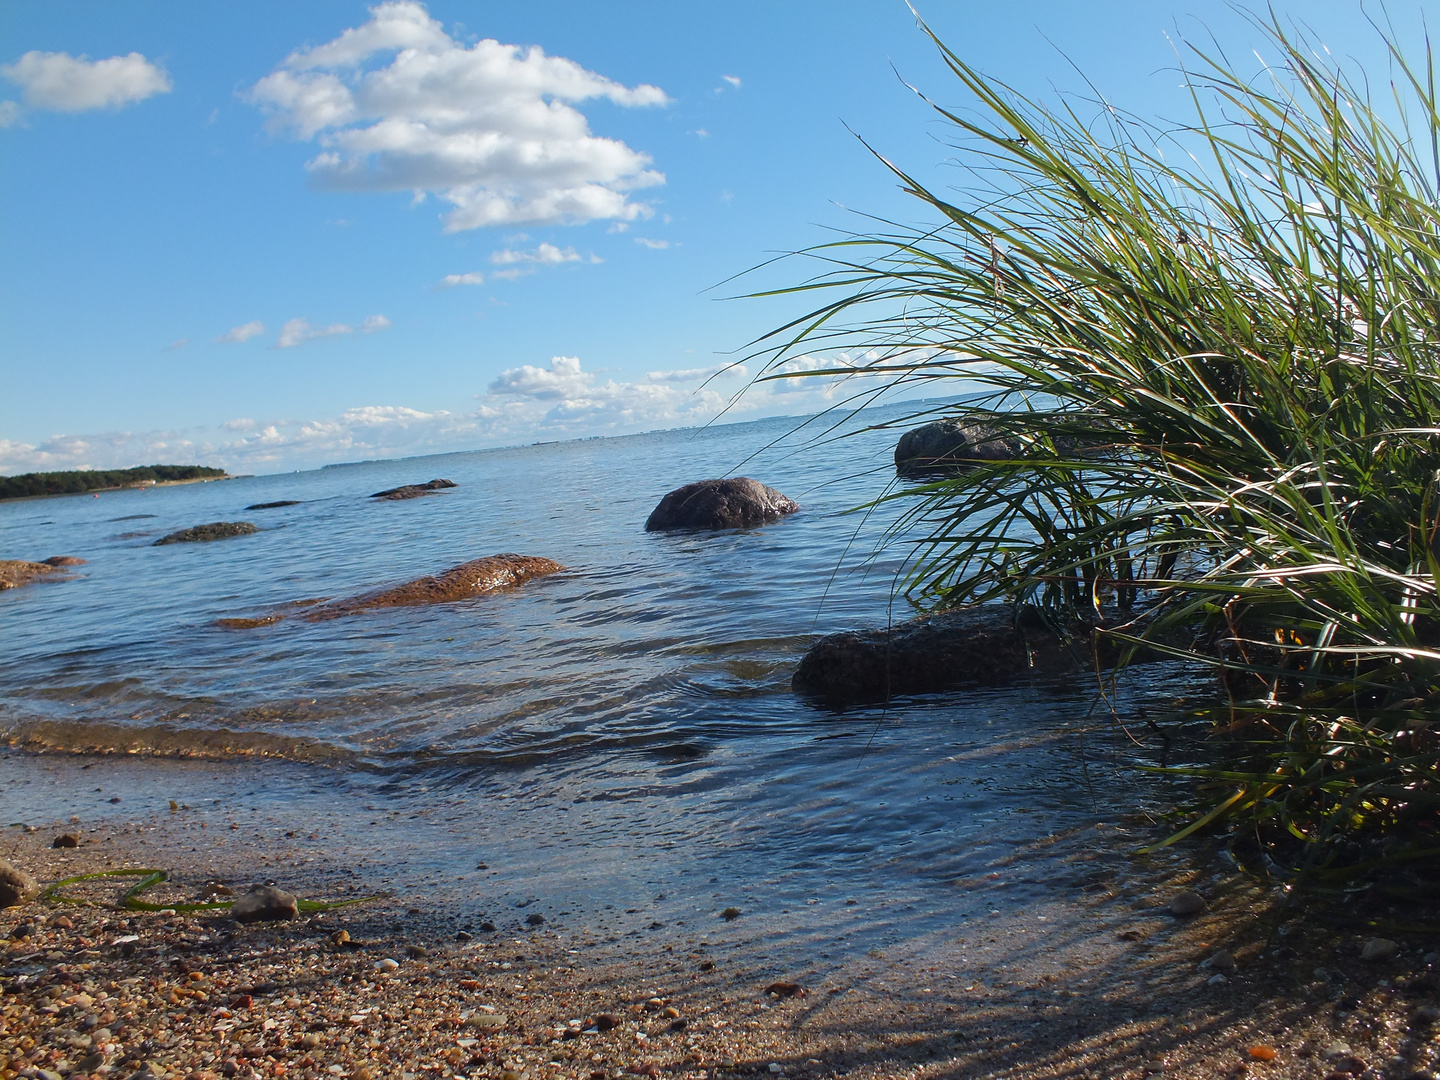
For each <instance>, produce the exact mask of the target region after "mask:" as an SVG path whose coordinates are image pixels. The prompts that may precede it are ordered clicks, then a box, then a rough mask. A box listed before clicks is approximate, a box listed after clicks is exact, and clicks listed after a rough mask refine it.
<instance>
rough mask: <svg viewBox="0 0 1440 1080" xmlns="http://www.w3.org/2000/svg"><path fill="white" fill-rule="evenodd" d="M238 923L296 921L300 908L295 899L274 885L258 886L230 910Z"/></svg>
mask: <svg viewBox="0 0 1440 1080" xmlns="http://www.w3.org/2000/svg"><path fill="white" fill-rule="evenodd" d="M230 914H231V915H232V916H234V919H235V921H236V922H239V923H252V922H278V921H280V920H282V919H295V918H298V917H299V915H300V908H299V906H298V905H297V903H296V900H295V897H294V896H292V895H291V894H290V893H287V892H285V891H284V890H282V889H277V888H275V886H273V885H256V886H255V887H254V888H253V889H251V890H250V891H249V892H247V893H246V894H245V895H244V896H242V897H240V899H238V900H236V901H235V904H234V906H233V907H231V909H230Z"/></svg>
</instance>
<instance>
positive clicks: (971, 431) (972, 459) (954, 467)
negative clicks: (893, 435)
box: [895, 418, 1020, 476]
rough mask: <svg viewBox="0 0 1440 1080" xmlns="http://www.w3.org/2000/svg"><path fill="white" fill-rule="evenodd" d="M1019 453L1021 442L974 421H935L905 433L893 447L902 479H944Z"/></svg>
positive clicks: (951, 419) (897, 468) (896, 466)
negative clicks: (934, 477)
mask: <svg viewBox="0 0 1440 1080" xmlns="http://www.w3.org/2000/svg"><path fill="white" fill-rule="evenodd" d="M1019 453H1020V441H1019V440H1018V439H1016V438H1015V437H1013V436H1011V435H1006V434H1004V433H1003V432H1000V431H998V430H996V429H995V428H992V427H988V426H986V425H984V424H981V423H978V422H976V421H973V420H960V419H956V418H950V419H946V420H936V421H933V422H932V423H929V424H924V425H922V426H921V427H918V428H915V429H914V430H913V431H907V432H906V433H905V434H904V435H902V436H900V441H899V442H898V443H896V444H895V471H896V472H898V473H899V474H900V475H901V476H926V475H937V474H938V475H945V474H948V473H955V472H961V471H963V470H965V469H973V468H974V467H975V466H976V465H978V464H979V463H980V462H982V461H998V460H1004V459H1005V458H1011V457H1015V456H1016V455H1017V454H1019Z"/></svg>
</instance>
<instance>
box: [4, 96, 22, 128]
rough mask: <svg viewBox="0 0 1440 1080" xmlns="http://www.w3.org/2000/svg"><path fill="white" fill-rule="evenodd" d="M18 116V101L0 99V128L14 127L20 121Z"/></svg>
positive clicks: (19, 111)
mask: <svg viewBox="0 0 1440 1080" xmlns="http://www.w3.org/2000/svg"><path fill="white" fill-rule="evenodd" d="M20 116H21V109H20V103H19V102H18V101H0V128H8V127H14V126H15V125H16V124H18V123H19V122H20Z"/></svg>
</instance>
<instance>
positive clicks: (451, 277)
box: [440, 270, 485, 289]
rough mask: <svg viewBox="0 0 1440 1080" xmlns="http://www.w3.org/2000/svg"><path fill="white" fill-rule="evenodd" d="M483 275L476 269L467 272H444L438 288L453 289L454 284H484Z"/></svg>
mask: <svg viewBox="0 0 1440 1080" xmlns="http://www.w3.org/2000/svg"><path fill="white" fill-rule="evenodd" d="M484 284H485V275H484V274H482V273H480V271H478V270H472V271H471V272H470V273H468V274H446V275H445V277H444V278H442V279H441V281H440V288H442V289H453V288H454V287H455V286H456V285H484Z"/></svg>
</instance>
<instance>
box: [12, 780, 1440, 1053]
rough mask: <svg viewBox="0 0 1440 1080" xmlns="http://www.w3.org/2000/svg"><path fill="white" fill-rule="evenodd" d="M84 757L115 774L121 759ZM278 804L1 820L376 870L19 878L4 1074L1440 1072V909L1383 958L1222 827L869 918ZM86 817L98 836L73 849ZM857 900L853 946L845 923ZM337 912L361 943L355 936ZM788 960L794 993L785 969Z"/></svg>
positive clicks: (122, 857) (96, 853) (180, 854)
mask: <svg viewBox="0 0 1440 1080" xmlns="http://www.w3.org/2000/svg"><path fill="white" fill-rule="evenodd" d="M38 760H39V759H31V761H32V762H33V761H38ZM76 761H78V759H73V760H72V762H71V767H73V768H75V769H81V768H83V766H81V765H79V764H76V763H75V762H76ZM12 764H13V762H12ZM90 764H92V765H93V766H94V768H93V769H91V770H89V771H87V772H86V774H85V775H86V776H87V777H95V778H96V779H97V784H98V786H100V787H102V789H104V790H109V789H110V788H109V787H108V786H107V785H109V784H111V783H112V781H113V780H114V778H115V775H116V774H117V772H119V771H123V770H125V769H126V768H129V767H130V763H127V762H125V761H116V760H109V761H106V760H97V761H93V762H91V763H90ZM12 775H13V774H12ZM15 791H16V788H15V787H14V786H13V785H12V787H11V788H10V790H9V792H7V793H6V795H7V797H6V799H5V808H6V810H7V812H8V813H10V814H13V813H14V811H15V808H16V806H17V805H18V803H17V802H16V800H15V798H14V797H13V796H14V793H15ZM122 805H123V804H122ZM266 814H267V816H266V818H265V821H266V823H267V827H266V828H263V829H261V828H256V827H254V824H255V823H254V822H253V821H251V820H248V819H244V818H240V817H236V816H234V815H232V814H230V813H229V812H228V811H227V810H217V811H215V812H211V813H202V812H200V811H198V810H194V809H191V808H189V807H187V806H185V805H184V804H181V805H180V807H179V808H178V809H177V810H176V811H175V812H169V811H162V812H159V813H152V812H144V813H135V814H133V815H122V814H120V813H119V811H118V810H117V811H116V812H114V813H112V814H109V815H107V816H106V817H105V818H104V820H103V821H98V822H91V821H88V820H81V821H74V822H72V821H69V820H63V819H62V820H56V821H50V822H46V823H43V824H41V823H39V822H33V821H32V822H30V823H28V824H25V825H12V826H10V827H8V828H6V829H5V830H4V832H3V833H0V840H3V843H0V855H3V856H4V857H7V858H9V859H11V860H12V861H13V862H15V863H16V864H17V865H20V866H23V867H25V868H27V869H28V870H30V871H31V872H32V873H34V874H35V876H36V877H37V878H39V879H41V881H42V882H49V881H54V880H58V879H59V878H61V877H65V876H70V875H74V874H78V873H86V872H94V871H99V870H105V869H114V868H117V867H135V866H147V867H160V868H164V869H167V870H169V871H170V873H171V875H172V876H171V880H170V881H169V882H167V883H165V884H164V885H162V886H159V887H158V888H156V889H154V890H153V891H151V892H148V893H147V894H146V895H145V899H148V900H152V901H155V902H167V903H172V902H173V903H183V902H187V901H193V900H196V899H198V898H199V896H200V894H201V891H202V889H203V888H204V886H205V885H206V883H207V882H209V881H211V880H219V881H223V882H226V883H228V884H230V885H232V886H234V887H235V888H237V889H242V888H243V887H244V886H245V885H247V884H249V883H255V882H261V881H267V880H273V881H275V882H276V883H277V884H279V885H280V886H282V887H283V888H285V889H287V890H290V891H292V892H294V893H296V894H298V895H300V896H301V897H303V898H308V899H330V900H337V899H351V898H355V897H357V896H364V895H369V894H371V893H379V894H382V896H381V897H380V898H379V899H375V900H371V901H369V902H367V903H364V904H359V905H355V906H351V907H346V908H340V909H336V910H333V911H330V912H325V913H317V914H313V915H308V916H302V917H301V918H300V919H298V920H296V921H294V922H286V923H274V924H263V925H260V924H257V925H250V926H240V925H238V924H237V923H235V921H234V920H233V919H231V918H230V917H229V916H228V915H227V914H224V913H212V914H203V913H202V914H195V915H190V916H185V915H168V914H163V913H156V914H152V913H141V912H130V911H118V910H115V909H113V908H112V907H107V906H103V905H104V904H106V903H113V902H114V901H115V899H116V898H118V896H119V894H120V893H121V892H122V891H123V890H124V889H125V888H126V887H128V885H129V884H130V883H131V880H120V881H117V882H106V883H103V884H97V885H93V886H91V885H85V886H80V887H77V888H76V889H75V890H73V891H74V892H75V893H76V894H77V895H82V896H86V897H88V898H90V899H92V900H94V901H96V902H97V903H99V904H100V905H101V906H73V905H55V904H37V903H32V904H29V905H26V906H25V907H22V908H12V909H7V910H5V911H4V912H3V913H0V934H3V935H4V937H5V938H6V939H8V940H7V941H6V945H5V957H4V966H3V969H0V971H3V979H4V990H5V992H4V994H3V995H0V1017H3V1030H0V1057H5V1058H7V1061H8V1064H7V1067H6V1068H4V1069H0V1076H3V1077H6V1078H8V1077H12V1076H17V1075H21V1076H24V1075H30V1076H43V1075H45V1074H44V1073H40V1072H35V1071H33V1070H39V1069H45V1070H51V1071H52V1072H53V1073H58V1074H60V1075H75V1076H82V1075H109V1076H122V1077H128V1076H131V1075H136V1076H140V1077H145V1076H146V1075H147V1073H148V1074H149V1075H150V1076H157V1077H158V1076H182V1077H183V1076H192V1077H195V1078H196V1080H202V1078H205V1077H212V1076H224V1075H238V1076H242V1077H249V1076H262V1077H279V1076H291V1077H305V1078H313V1077H328V1076H350V1077H355V1078H358V1080H364V1078H365V1077H366V1076H369V1077H371V1078H377V1080H378V1078H379V1077H405V1076H409V1077H411V1078H420V1077H429V1076H441V1077H443V1076H483V1077H505V1076H506V1074H507V1073H508V1074H510V1080H514V1078H515V1077H526V1078H540V1077H551V1076H553V1077H591V1078H595V1080H600V1078H601V1077H605V1078H611V1077H620V1076H622V1075H652V1076H662V1075H663V1076H674V1077H690V1078H692V1080H701V1078H704V1080H711V1078H724V1077H729V1076H758V1075H764V1076H770V1075H787V1076H795V1077H815V1078H821V1077H838V1076H849V1077H856V1078H869V1077H876V1078H878V1077H916V1078H918V1077H927V1078H928V1077H989V1076H997V1077H998V1076H1008V1077H1031V1076H1034V1077H1066V1078H1077V1080H1078V1078H1081V1077H1087V1078H1088V1077H1094V1078H1101V1077H1107V1078H1108V1077H1122V1076H1127V1077H1136V1078H1139V1077H1143V1076H1146V1075H1162V1074H1163V1075H1165V1076H1184V1077H1198V1078H1211V1077H1222V1076H1228V1077H1234V1076H1237V1075H1240V1074H1243V1073H1246V1072H1248V1073H1249V1074H1250V1075H1253V1076H1257V1077H1326V1076H1331V1077H1335V1078H1336V1080H1339V1078H1340V1077H1342V1076H1346V1077H1350V1076H1362V1077H1363V1076H1382V1075H1383V1076H1387V1077H1407V1076H1422V1075H1429V1070H1432V1069H1433V1068H1434V1067H1435V1063H1436V1059H1437V1053H1440V1043H1437V1040H1436V1032H1435V1029H1434V1027H1432V1026H1430V1024H1431V1021H1430V1019H1429V1018H1430V1017H1431V1016H1432V1015H1437V1014H1434V1013H1427V1012H1425V1011H1424V1010H1426V1009H1431V1010H1433V1009H1434V1007H1435V1006H1436V1004H1437V997H1436V986H1437V983H1436V976H1435V974H1434V971H1433V967H1434V964H1435V961H1436V957H1435V955H1434V953H1433V950H1434V948H1435V947H1436V944H1437V943H1436V942H1435V941H1434V940H1433V939H1431V938H1428V937H1426V936H1424V935H1421V936H1415V935H1406V934H1401V933H1393V932H1387V935H1388V936H1389V937H1390V938H1392V939H1394V940H1395V941H1396V943H1397V945H1398V946H1399V948H1398V951H1397V955H1395V956H1394V957H1390V958H1387V959H1384V960H1380V961H1372V962H1366V961H1363V960H1362V959H1361V958H1360V954H1361V949H1362V948H1363V945H1364V942H1365V940H1366V939H1367V937H1368V936H1371V935H1372V934H1373V933H1376V932H1378V931H1371V932H1366V933H1363V934H1362V933H1360V932H1357V930H1356V928H1355V927H1353V926H1352V927H1351V928H1349V929H1348V930H1344V931H1336V930H1331V929H1325V928H1323V927H1321V926H1320V925H1319V924H1318V923H1316V922H1314V921H1313V920H1306V919H1303V918H1301V917H1300V913H1299V912H1298V910H1297V909H1296V908H1294V907H1293V906H1286V904H1285V894H1284V892H1283V890H1279V889H1275V888H1271V887H1268V886H1266V885H1264V884H1263V883H1260V882H1258V881H1256V880H1255V879H1253V878H1250V877H1248V876H1246V875H1243V874H1240V873H1238V872H1235V871H1233V870H1230V869H1227V868H1226V867H1225V866H1224V864H1223V863H1219V862H1217V861H1216V860H1215V858H1214V857H1213V855H1208V856H1207V854H1206V853H1205V852H1204V851H1203V850H1201V849H1194V850H1191V851H1189V852H1185V853H1179V854H1176V855H1174V856H1168V857H1166V858H1163V859H1158V860H1140V859H1122V860H1121V861H1120V862H1115V861H1113V860H1108V859H1101V858H1098V857H1097V867H1098V868H1099V872H1098V873H1097V874H1096V875H1095V880H1094V881H1092V882H1091V883H1090V884H1089V885H1088V886H1087V887H1086V888H1084V889H1083V890H1080V891H1079V892H1075V891H1071V890H1067V891H1065V893H1064V895H1062V896H1059V897H1057V898H1056V899H1053V900H1050V901H1044V902H1036V903H1028V904H1025V905H1021V906H1018V907H1013V908H1009V909H1007V910H1003V911H1002V910H1000V908H996V909H995V910H994V912H993V913H992V914H989V915H985V914H981V915H980V916H979V917H969V916H968V915H967V916H963V917H957V919H956V920H955V923H954V925H950V926H942V927H939V928H937V927H936V926H935V925H934V923H933V921H932V922H930V923H926V924H925V926H924V928H923V929H919V928H917V929H916V930H915V931H914V932H911V933H892V934H890V935H889V936H888V937H887V938H886V943H885V944H884V945H883V947H879V946H877V947H869V946H870V945H873V943H874V940H875V939H874V938H873V936H872V937H869V938H867V937H866V936H865V934H864V932H863V931H864V928H865V926H866V925H867V923H869V922H870V921H872V920H875V919H878V918H881V917H882V914H881V913H880V912H878V911H874V910H871V901H870V900H868V899H867V900H861V901H854V900H853V899H852V898H847V897H846V896H845V895H844V894H843V893H840V892H837V893H836V894H835V895H823V896H817V897H814V898H813V899H812V900H810V901H806V902H805V906H804V907H803V908H801V909H800V910H788V909H779V910H772V909H767V908H765V907H764V905H759V906H756V905H751V904H746V903H743V900H742V902H741V904H740V914H739V915H738V917H734V918H732V919H728V920H727V919H726V918H724V917H723V914H722V911H723V909H721V908H719V907H718V906H716V907H715V908H714V910H710V909H709V906H705V905H695V906H694V908H695V911H694V913H688V914H687V915H686V917H685V918H683V919H678V918H673V914H674V912H675V911H676V910H677V909H676V908H675V907H674V898H673V897H672V898H666V897H663V896H660V897H655V898H654V899H653V900H652V898H651V897H650V896H649V895H647V890H646V886H645V885H644V883H643V882H641V881H638V880H637V881H636V883H635V889H634V893H635V895H636V900H635V904H634V906H633V907H631V908H628V909H624V910H623V912H622V911H621V910H614V911H609V910H606V909H604V908H603V907H601V908H597V909H596V910H592V911H573V912H572V911H569V910H555V908H554V907H553V906H550V907H546V908H545V910H546V911H547V914H546V915H545V916H543V918H542V919H532V918H531V916H532V915H536V914H538V910H539V905H537V906H529V905H526V904H524V903H523V902H514V901H511V900H509V899H508V897H509V896H510V895H511V894H510V893H506V894H505V895H506V897H507V899H506V900H505V901H504V902H503V903H502V902H500V900H499V897H498V895H497V896H496V897H494V898H491V897H488V896H487V895H486V891H487V890H488V889H490V888H492V887H493V886H491V885H490V884H487V881H486V879H485V878H484V877H483V876H480V877H476V878H474V879H473V880H468V881H466V882H463V883H459V885H458V886H457V889H458V890H460V891H459V892H458V893H457V891H456V890H455V889H452V890H450V891H448V892H447V891H445V890H438V889H436V888H435V887H434V885H433V882H431V881H423V882H422V881H419V880H415V879H412V878H410V877H409V871H408V870H407V869H406V866H405V862H404V858H403V854H404V853H403V852H402V851H399V850H376V849H374V848H373V847H370V848H367V847H366V846H365V845H364V844H363V842H361V841H357V837H362V838H363V835H364V833H363V830H362V831H360V832H358V833H344V834H339V835H332V834H330V832H329V830H327V829H326V828H325V826H324V824H323V822H320V821H318V819H317V818H316V816H315V815H314V814H313V813H311V812H309V811H308V810H307V809H306V808H304V807H297V809H296V810H295V811H294V812H293V813H292V814H291V815H290V816H289V818H287V817H286V812H285V810H284V808H283V807H277V806H274V805H273V804H272V805H271V806H269V807H267V810H266ZM67 831H74V832H77V833H78V835H79V839H80V844H79V846H78V847H77V848H74V849H54V848H52V847H51V846H50V845H51V842H52V840H53V839H54V837H55V836H56V835H58V834H60V833H61V832H67ZM1104 833H1105V830H1104V829H1100V830H1097V831H1096V832H1095V834H1094V835H1093V836H1091V837H1089V838H1088V840H1087V843H1088V844H1089V845H1090V846H1092V847H1093V848H1094V849H1095V851H1096V852H1097V853H1098V852H1103V851H1104V850H1105V849H1106V848H1107V847H1108V848H1109V849H1111V850H1123V849H1127V848H1128V847H1132V846H1133V844H1134V840H1133V838H1131V837H1127V836H1115V837H1113V838H1112V837H1107V836H1105V835H1104ZM1024 857H1025V855H1024V854H1023V853H1021V854H1020V855H1017V858H1024ZM1187 888H1193V889H1196V890H1198V891H1199V892H1201V893H1202V894H1204V895H1205V896H1206V898H1207V899H1208V901H1209V908H1208V910H1207V911H1206V912H1204V913H1202V914H1201V915H1199V916H1197V917H1195V918H1193V919H1188V920H1182V919H1177V918H1175V917H1173V916H1172V915H1170V914H1169V912H1168V910H1167V907H1166V905H1168V903H1169V901H1170V899H1171V898H1172V897H1173V896H1174V895H1175V894H1176V893H1177V892H1178V891H1180V890H1182V889H1187ZM719 889H720V891H721V893H722V894H723V893H725V892H726V891H729V892H733V893H734V895H735V896H736V898H737V900H740V899H741V898H743V896H744V895H745V893H746V886H745V883H719ZM457 896H463V899H464V902H460V901H459V900H458V899H457ZM492 899H493V901H494V902H491V901H492ZM705 899H706V901H707V904H708V903H709V902H710V898H709V897H708V896H707V897H706V898H705ZM847 900H849V901H850V902H847ZM715 903H718V902H715ZM702 906H703V907H704V910H703V911H702V910H699V908H700V907H702ZM487 915H488V917H486V916H487ZM657 916H659V917H657ZM1401 917H1404V913H1401ZM847 922H848V923H850V924H853V925H854V927H855V928H856V934H855V936H854V939H853V940H854V941H855V942H857V943H859V944H857V946H856V947H855V948H853V949H852V950H850V951H846V950H844V949H843V948H837V947H836V945H835V941H836V940H837V938H836V933H835V932H836V928H837V926H840V925H841V924H844V923H847ZM67 923H69V925H66V924H67ZM487 926H493V927H494V929H487ZM339 930H344V931H345V932H346V933H347V934H348V935H349V937H350V942H349V943H348V944H344V945H337V944H335V943H334V942H333V940H332V937H333V935H335V934H336V932H337V931H339ZM1222 948H1224V949H1227V950H1229V951H1230V952H1231V953H1233V955H1234V958H1235V964H1236V966H1235V968H1234V969H1233V970H1232V971H1230V972H1229V974H1228V975H1226V976H1225V977H1224V978H1223V979H1218V980H1217V979H1216V976H1217V975H1218V974H1221V972H1220V971H1218V970H1217V969H1216V968H1215V967H1214V966H1213V965H1211V964H1208V963H1206V961H1207V958H1209V957H1211V956H1213V955H1214V954H1215V953H1216V952H1217V950H1220V949H1222ZM387 960H388V961H393V965H392V964H385V963H381V962H382V961H387ZM377 965H378V966H377ZM392 967H393V970H388V969H392ZM777 983H779V984H793V986H794V987H797V988H798V989H799V990H800V991H801V992H800V993H796V994H794V995H793V996H786V995H787V994H789V993H790V991H791V988H792V987H791V986H790V985H786V986H780V987H776V988H775V990H774V991H771V992H767V988H771V987H775V984H777ZM482 1016H488V1017H494V1018H495V1019H489V1020H485V1019H479V1018H480V1017H482ZM602 1016H603V1017H604V1019H601V1020H600V1022H599V1024H597V1023H596V1020H597V1019H599V1018H601V1017H602ZM612 1023H613V1026H610V1025H611V1024H612ZM577 1025H578V1026H577ZM602 1029H603V1030H602ZM1341 1044H1343V1046H1342V1045H1341ZM1252 1048H1255V1052H1254V1053H1252ZM1272 1051H1273V1054H1274V1056H1273V1058H1270V1057H1269V1054H1270V1053H1271V1052H1272ZM1256 1054H1259V1055H1260V1056H1258V1057H1257V1056H1255V1055H1256ZM95 1055H99V1056H98V1057H97V1056H95ZM26 1070H32V1071H30V1072H26Z"/></svg>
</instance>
